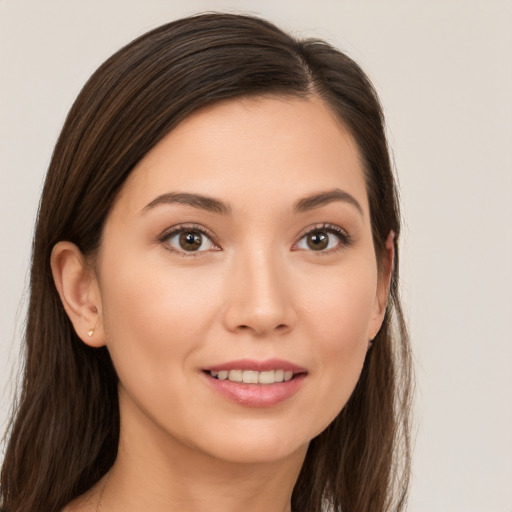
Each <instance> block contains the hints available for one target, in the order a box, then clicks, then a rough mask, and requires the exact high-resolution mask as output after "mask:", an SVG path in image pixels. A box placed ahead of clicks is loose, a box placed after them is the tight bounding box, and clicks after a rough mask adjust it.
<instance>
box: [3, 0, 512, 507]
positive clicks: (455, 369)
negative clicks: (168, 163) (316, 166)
mask: <svg viewBox="0 0 512 512" xmlns="http://www.w3.org/2000/svg"><path fill="white" fill-rule="evenodd" d="M205 10H228V11H230V12H248V13H253V14H259V15H262V16H264V17H267V18H269V19H271V20H273V21H275V22H277V23H278V24H279V25H280V26H282V27H283V28H286V29H288V30H291V31H292V32H294V33H296V34H302V35H315V36H319V37H322V38H325V39H327V40H328V41H330V42H331V43H333V44H334V45H336V46H338V47H339V48H341V49H343V50H345V51H346V52H347V53H348V54H349V55H350V56H352V57H353V58H354V59H355V60H356V61H357V62H359V63H360V64H361V65H362V66H363V68H364V69H365V70H366V71H367V72H368V74H369V75H370V77H371V78H372V80H373V81H374V83H375V85H376V87H377V89H378V91H379V93H380V95H381V99H382V102H383V105H384V108H385V112H386V114H387V120H388V130H389V137H390V143H391V146H392V148H393V151H394V158H395V162H396V167H397V169H398V174H399V179H400V187H401V196H402V202H403V214H404V218H405V230H404V238H403V241H402V247H401V249H402V254H401V258H402V274H403V276H402V277H403V288H402V291H403V296H404V299H405V304H406V311H407V315H408V317H409V321H410V329H411V335H412V343H413V349H414V353H415V359H416V372H417V388H418V391H417V399H416V415H415V418H416V420H415V422H416V430H415V437H416V449H415V456H414V475H413V485H412V489H411V498H410V506H409V510H410V511H412V512H432V511H434V512H444V511H447V512H472V511H474V512H512V228H511V221H512V201H511V200H510V196H511V194H512V149H511V148H512V2H511V1H503V0H502V1H499V0H476V1H475V0H473V1H471V0H438V1H433V0H430V1H428V2H426V1H419V0H418V1H415V0H401V1H399V0H374V1H371V0H332V1H327V0H324V1H322V0H315V1H307V0H302V1H300V0H295V1H276V0H269V1H266V0H261V1H257V0H253V1H251V0H247V1H244V0H239V1H235V0H232V1H229V0H225V1H222V0H218V1H217V0H204V1H199V0H188V1H181V2H180V1H178V2H176V1H164V0H144V1H142V0H102V1H99V0H89V1H78V0H61V1H59V0H0V171H1V181H0V243H1V251H0V258H1V259H0V390H1V394H0V399H1V400H0V404H1V406H0V424H1V425H5V422H6V419H7V415H8V411H9V403H10V399H11V396H12V392H13V387H14V384H13V383H14V382H15V379H14V378H15V374H16V369H15V368H16V364H17V361H18V354H19V350H20V339H21V334H22V330H23V322H24V312H25V309H26V285H27V279H28V271H27V268H28V263H29V258H30V244H31V236H32V229H33V223H34V218H35V214H36V209H37V203H38V198H39V194H40V191H41V185H42V180H43V176H44V173H45V170H46V168H47V165H48V163H49V159H50V156H51V152H52V148H53V144H54V143H55V140H56V138H57V136H58V133H59V130H60V127H61V125H62V123H63V121H64V117H65V115H66V112H67V110H68V109H69V107H70V106H71V103H72V101H73V99H74V98H75V96H76V95H77V93H78V91H79V89H80V88H81V86H82V85H83V84H84V82H85V80H86V79H87V78H88V76H89V75H90V74H91V73H92V72H93V71H94V70H95V69H96V67H97V66H98V65H99V64H100V63H101V62H102V61H103V60H104V59H105V58H107V57H108V56H109V55H110V54H111V53H113V52H114V51H115V50H117V49H118V48H119V47H120V46H122V45H124V44H125V43H127V42H129V41H130V40H132V39H133V38H134V37H136V36H138V35H140V34H141V33H143V32H145V31H147V30H149V29H151V28H153V27H156V26H158V25H160V24H163V23H165V22H167V21H170V20H173V19H175V18H178V17H182V16H184V15H188V14H192V13H195V12H199V11H205ZM13 372H14V373H13Z"/></svg>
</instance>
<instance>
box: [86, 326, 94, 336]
mask: <svg viewBox="0 0 512 512" xmlns="http://www.w3.org/2000/svg"><path fill="white" fill-rule="evenodd" d="M93 334H94V327H90V328H89V330H88V331H87V336H89V338H90V337H91V336H92V335H93Z"/></svg>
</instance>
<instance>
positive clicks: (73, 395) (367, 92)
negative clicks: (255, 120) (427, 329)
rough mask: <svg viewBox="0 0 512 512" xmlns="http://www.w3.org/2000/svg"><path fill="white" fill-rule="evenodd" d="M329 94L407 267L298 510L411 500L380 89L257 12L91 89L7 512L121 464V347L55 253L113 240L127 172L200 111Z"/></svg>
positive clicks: (28, 370)
mask: <svg viewBox="0 0 512 512" xmlns="http://www.w3.org/2000/svg"><path fill="white" fill-rule="evenodd" d="M268 94H271V95H278V96H292V97H308V96H311V95H317V96H319V97H321V98H323V99H324V101H325V102H326V103H327V104H328V105H329V106H330V107H331V109H332V111H333V112H334V113H335V114H336V115H337V116H338V117H339V119H340V120H341V121H342V122H343V123H344V124H345V126H347V127H348V129H349V130H350V132H351V133H352V135H353V137H354V138H355V140H356V142H357V144H358V147H359V150H360V153H361V156H362V160H363V163H364V169H365V174H366V176H365V178H366V185H367V191H368V198H369V203H370V212H371V223H372V232H373V240H374V245H375V250H376V254H377V259H378V261H380V262H382V261H383V258H384V246H385V241H386V238H387V235H388V233H389V232H390V231H391V230H393V231H394V232H395V234H396V239H395V262H394V272H393V276H392V282H391V289H390V296H389V303H388V308H387V312H386V316H385V319H384V323H383V325H382V328H381V330H380V332H379V333H378V335H377V337H376V339H375V340H374V344H373V347H372V348H371V349H370V350H369V352H368V355H367V357H366V361H365V363H364V368H363V371H362V375H361V378H360V380H359V382H358V384H357V386H356V389H355V391H354V393H353V395H352V396H351V398H350V400H349V402H348V403H347V405H346V406H345V407H344V409H343V410H342V411H341V413H340V414H339V415H338V417H337V418H336V419H335V420H334V421H333V422H332V423H331V425H330V426H329V427H328V428H327V429H326V430H325V431H324V432H323V433H322V434H320V435H319V436H318V437H316V438H315V439H313V440H312V441H311V444H310V447H309V450H308V453H307V456H306V460H305V463H304V465H303V468H302V471H301V473H300V476H299V478H298V481H297V483H296V486H295V489H294V492H293V496H292V507H293V510H294V512H320V510H322V508H323V507H325V506H326V505H327V506H330V507H332V508H331V509H332V510H333V511H337V512H339V511H341V510H343V512H384V511H391V510H393V511H399V510H402V509H403V507H404V504H405V498H406V492H407V484H408V475H409V457H410V450H409V434H408V432H409V423H408V421H409V420H408V418H409V416H408V412H409V404H410V388H411V372H410V368H411V363H410V353H409V345H408V337H407V331H406V327H405V323H404V319H403V314H402V309H401V306H400V300H399V295H398V245H397V242H398V238H399V234H400V214H399V209H398V200H397V192H396V188H395V183H394V178H393V173H392V168H391V165H390V158H389V153H388V148H387V143H386V137H385V133H384V120H383V115H382V109H381V107H380V104H379V101H378V98H377V95H376V93H375V91H374V89H373V87H372V85H371V83H370V81H369V80H368V78H367V77H366V75H365V74H364V73H363V71H362V70H361V69H360V68H359V66H358V65H357V64H355V63H354V62H353V61H352V60H351V59H350V58H349V57H347V56H346V55H345V54H343V53H342V52H340V51H338V50H336V49H334V48H332V47H331V46H330V45H328V44H326V43H325V42H322V41H318V40H297V39H295V38H292V37H290V36H289V35H288V34H285V33H284V32H282V31H281V30H279V29H278V28H277V27H275V26H274V25H272V24H271V23H269V22H267V21H264V20H261V19H258V18H253V17H248V16H240V15H231V14H215V13H212V14H203V15H198V16H193V17H190V18H185V19H182V20H178V21H175V22H172V23H169V24H167V25H164V26H162V27H159V28H157V29H155V30H153V31H151V32H149V33H147V34H145V35H143V36H141V37H140V38H138V39H136V40H135V41H133V42H132V43H130V44H129V45H127V46H126V47H124V48H123V49H121V50H120V51H118V52H117V53H116V54H115V55H113V56H112V57H111V58H110V59H108V60H107V61H106V62H105V63H104V64H103V65H102V66H101V67H100V68H99V69H98V70H97V71H96V72H95V73H94V74H93V75H92V77H91V78H90V79H89V81H88V82H87V83H86V85H85V86H84V88H83V90H82V91H81V93H80V94H79V96H78V98H77V99H76V101H75V103H74V105H73V107H72V108H71V111H70V112H69V115H68V117H67V119H66V122H65V124H64V127H63V129H62V133H61V135H60V137H59V140H58V142H57V144H56V147H55V150H54V153H53V157H52V161H51V164H50V167H49V170H48V174H47V178H46V182H45V186H44V190H43V194H42V198H41V203H40V208H39V214H38V220H37V226H36V231H35V236H34V243H33V256H32V271H31V280H30V303H29V311H28V320H27V326H26V336H25V343H26V344H25V347H26V354H25V367H24V378H23V385H22V388H21V391H20V396H19V405H18V407H17V410H16V413H15V415H14V417H13V420H12V423H11V427H10V432H9V434H10V437H9V441H8V444H7V449H6V453H5V459H4V464H3V468H2V473H1V496H2V510H3V511H5V512H26V511H27V510H31V511H44V512H57V511H59V510H60V509H62V507H63V506H65V505H66V504H67V503H68V502H69V501H71V500H72V499H74V498H75V497H77V496H79V495H80V494H82V493H83V492H85V491H86V490H87V489H89V488H90V487H92V486H93V485H94V484H95V483H96V482H97V481H98V480H99V479H100V478H101V477H102V476H103V475H104V474H105V473H106V472H107V471H108V470H109V468H110V467H111V466H112V464H113V463H114V460H115V458H116V453H117V444H118V439H119V406H118V396H117V376H116V373H115V370H114V368H113V365H112V362H111V360H110V357H109V354H108V351H107V349H106V348H101V349H93V348H90V347H88V346H87V345H85V344H84V343H82V342H81V341H80V339H79V338H78V336H77V335H76V333H75V332H74V330H73V328H72V325H71V323H70V321H69V319H68V317H67V316H66V314H65V312H64V309H63V307H62V304H61V301H60V299H59V296H58V294H57V292H56V289H55V285H54V283H53V279H52V274H51V271H50V253H51V250H52V247H53V246H54V245H55V244H56V243H57V242H59V241H61V240H69V241H71V242H73V243H75V244H76V245H77V246H78V247H80V249H81V250H82V252H83V253H84V254H86V255H92V254H94V252H95V251H96V250H97V249H98V246H99V244H100V238H101V233H102V228H103V225H104V222H105V219H106V217H107V215H108V213H109V210H110V208H111V206H112V204H113V201H114V200H115V198H116V195H117V194H118V192H119V190H120V187H122V185H123V182H124V181H125V179H126V178H127V176H128V175H129V174H130V172H131V171H132V169H133V168H134V166H135V165H136V164H137V162H139V160H140V159H141V158H142V157H143V156H144V155H145V154H146V153H147V152H148V151H149V150H150V149H151V148H152V147H154V146H155V144H157V143H158V142H159V141H160V140H161V139H162V138H163V137H164V136H165V135H166V134H167V133H168V132H169V131H170V130H172V129H173V128H174V127H175V126H176V125H177V124H178V123H179V122H180V121H181V120H183V119H184V118H185V117H187V116H188V115H190V114H191V113H192V112H194V111H196V110H197V109H199V108H201V107H204V106H206V105H209V104H212V103H214V102H218V101H221V100H225V99H230V98H238V97H243V96H248V95H268Z"/></svg>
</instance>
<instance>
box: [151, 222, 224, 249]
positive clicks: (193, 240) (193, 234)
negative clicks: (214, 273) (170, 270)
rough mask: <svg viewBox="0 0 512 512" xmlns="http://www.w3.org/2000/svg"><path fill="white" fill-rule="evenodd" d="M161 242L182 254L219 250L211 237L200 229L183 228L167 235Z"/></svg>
mask: <svg viewBox="0 0 512 512" xmlns="http://www.w3.org/2000/svg"><path fill="white" fill-rule="evenodd" d="M161 241H162V242H163V243H165V244H167V245H169V246H170V248H171V249H172V250H173V251H175V252H179V253H181V254H186V253H193V252H197V253H201V252H205V251H211V250H219V248H218V247H217V246H216V245H215V244H214V243H213V242H212V240H211V239H210V237H209V236H208V235H207V234H206V233H203V232H202V231H200V230H199V229H191V228H186V227H182V228H179V229H176V230H175V231H173V232H172V233H169V234H167V235H165V236H164V237H162V239H161Z"/></svg>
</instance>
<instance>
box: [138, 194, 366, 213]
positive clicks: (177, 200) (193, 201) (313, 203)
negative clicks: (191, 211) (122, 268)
mask: <svg viewBox="0 0 512 512" xmlns="http://www.w3.org/2000/svg"><path fill="white" fill-rule="evenodd" d="M334 201H342V202H345V203H348V204H351V205H352V206H354V207H355V208H356V209H357V210H358V212H359V213H360V214H361V216H363V217H364V213H363V209H362V207H361V205H360V204H359V202H358V201H357V200H356V198H355V197H354V196H352V195H350V194H349V193H348V192H345V191H344V190H341V189H339V188H335V189H332V190H328V191H326V192H319V193H317V194H312V195H310V196H307V197H304V198H302V199H300V200H299V201H297V203H296V204H295V208H294V210H295V212H296V213H303V212H307V211H309V210H314V209H315V208H320V207H321V206H325V205H326V204H329V203H332V202H334ZM165 204H184V205H187V206H192V207H193V208H198V209H200V210H205V211H207V212H212V213H220V214H222V215H230V214H231V207H230V206H229V205H227V204H225V203H223V202H222V201H219V200H218V199H214V198H213V197H208V196H203V195H200V194H191V193H187V192H169V193H167V194H162V195H160V196H158V197H156V198H155V199H153V201H151V202H150V203H149V204H147V205H146V206H145V207H144V208H143V210H142V213H144V212H146V211H147V210H151V209H152V208H155V207H156V206H160V205H165Z"/></svg>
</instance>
